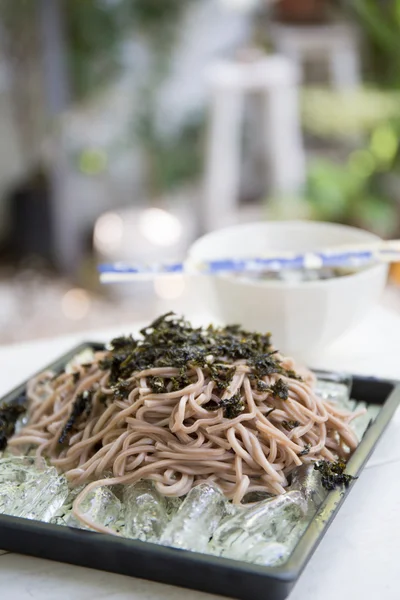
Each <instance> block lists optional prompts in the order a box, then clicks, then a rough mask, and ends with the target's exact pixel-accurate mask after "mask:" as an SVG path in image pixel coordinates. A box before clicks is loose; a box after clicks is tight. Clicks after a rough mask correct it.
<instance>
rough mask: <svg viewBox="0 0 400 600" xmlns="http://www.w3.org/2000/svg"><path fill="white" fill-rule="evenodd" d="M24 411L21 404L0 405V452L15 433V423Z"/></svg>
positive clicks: (24, 408)
mask: <svg viewBox="0 0 400 600" xmlns="http://www.w3.org/2000/svg"><path fill="white" fill-rule="evenodd" d="M25 410H26V407H25V406H24V405H23V404H2V405H1V406H0V451H1V450H4V449H5V448H6V447H7V441H8V439H9V438H10V437H11V436H12V435H13V433H14V431H15V423H16V421H17V419H18V417H19V416H20V415H21V414H22V413H24V412H25Z"/></svg>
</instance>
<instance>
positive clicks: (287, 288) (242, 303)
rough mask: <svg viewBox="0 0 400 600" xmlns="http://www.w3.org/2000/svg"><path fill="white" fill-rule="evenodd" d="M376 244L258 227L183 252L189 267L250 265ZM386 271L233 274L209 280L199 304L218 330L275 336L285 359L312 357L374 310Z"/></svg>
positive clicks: (336, 232) (321, 231) (356, 232)
mask: <svg viewBox="0 0 400 600" xmlns="http://www.w3.org/2000/svg"><path fill="white" fill-rule="evenodd" d="M377 241H379V238H378V237H377V236H376V235H374V234H372V233H370V232H367V231H363V230H361V229H357V228H355V227H348V226H345V225H337V224H333V223H321V222H313V221H282V222H261V223H247V224H243V225H236V226H234V227H229V228H226V229H221V230H217V231H213V232H212V233H209V234H207V235H205V236H203V237H201V238H200V239H198V240H197V241H196V242H195V243H194V244H193V245H192V246H191V248H190V250H189V257H188V266H189V268H193V267H194V266H195V264H197V263H198V262H201V261H204V260H216V259H222V258H230V257H232V258H242V257H243V258H253V257H257V256H262V255H263V254H265V253H268V252H271V251H274V252H277V251H283V252H285V251H292V252H313V251H318V250H323V249H326V248H334V247H335V246H341V245H348V244H368V243H371V242H377ZM387 272H388V268H387V265H384V264H378V265H371V266H368V267H363V269H361V270H357V271H354V270H351V269H350V271H349V270H343V269H340V270H339V271H337V270H336V269H334V270H332V269H330V270H329V271H326V270H324V269H320V270H319V272H313V271H307V272H304V271H297V272H295V271H290V272H286V273H285V272H284V271H281V272H271V271H267V272H265V273H263V274H261V277H260V273H253V272H251V273H250V272H247V273H236V274H229V275H228V274H224V275H219V276H217V275H216V276H212V277H209V278H208V282H207V283H208V289H207V290H206V291H205V292H204V303H209V304H210V309H211V310H212V312H213V313H214V316H215V318H217V319H219V320H220V321H221V322H223V323H242V324H243V326H244V327H246V328H248V329H250V330H254V329H257V330H261V331H262V330H263V331H269V330H272V331H274V339H275V343H276V346H277V347H278V348H280V349H281V350H282V351H284V352H286V353H294V354H297V355H300V356H304V357H307V356H310V355H312V354H313V353H315V352H318V350H319V349H321V348H324V347H326V346H327V345H329V344H331V343H332V342H333V341H335V340H336V339H337V338H338V337H340V336H341V335H342V334H344V333H346V332H347V331H348V330H349V329H351V328H352V327H353V326H354V325H356V324H357V323H358V322H359V321H360V320H361V319H363V318H364V317H365V315H366V313H368V311H369V310H370V309H371V308H372V306H374V305H375V304H376V303H377V301H378V300H379V297H380V295H381V293H382V291H383V289H384V287H385V283H386V279H387Z"/></svg>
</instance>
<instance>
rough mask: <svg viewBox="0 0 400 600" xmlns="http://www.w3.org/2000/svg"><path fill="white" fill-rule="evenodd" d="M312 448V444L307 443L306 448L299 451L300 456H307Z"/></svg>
mask: <svg viewBox="0 0 400 600" xmlns="http://www.w3.org/2000/svg"><path fill="white" fill-rule="evenodd" d="M310 449H311V444H306V445H305V446H304V449H303V450H302V451H301V452H299V456H305V455H306V454H308V453H309V452H310Z"/></svg>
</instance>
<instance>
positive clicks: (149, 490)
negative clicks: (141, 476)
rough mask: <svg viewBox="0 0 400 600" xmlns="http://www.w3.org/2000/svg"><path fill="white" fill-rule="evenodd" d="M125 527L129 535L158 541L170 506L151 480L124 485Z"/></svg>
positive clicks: (139, 538) (125, 531)
mask: <svg viewBox="0 0 400 600" xmlns="http://www.w3.org/2000/svg"><path fill="white" fill-rule="evenodd" d="M123 503H124V507H125V528H124V533H125V535H126V536H127V537H130V538H134V539H138V540H142V541H147V542H157V541H158V540H159V539H160V536H161V533H162V532H163V530H164V529H165V527H166V525H167V523H168V520H169V519H168V507H167V501H166V498H165V496H162V495H161V494H160V493H159V492H158V491H157V490H156V489H155V487H154V484H153V483H152V482H151V481H138V482H137V483H132V484H129V485H125V486H124V490H123Z"/></svg>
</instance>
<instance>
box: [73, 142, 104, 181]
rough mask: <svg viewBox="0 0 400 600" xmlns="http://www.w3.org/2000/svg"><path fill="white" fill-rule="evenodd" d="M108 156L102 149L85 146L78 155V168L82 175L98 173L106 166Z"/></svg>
mask: <svg viewBox="0 0 400 600" xmlns="http://www.w3.org/2000/svg"><path fill="white" fill-rule="evenodd" d="M107 163H108V157H107V153H106V152H104V150H101V149H99V148H87V149H85V150H83V151H82V152H81V154H80V156H79V169H80V171H81V172H82V173H83V174H84V175H98V174H99V173H102V172H103V171H105V169H106V168H107Z"/></svg>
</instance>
